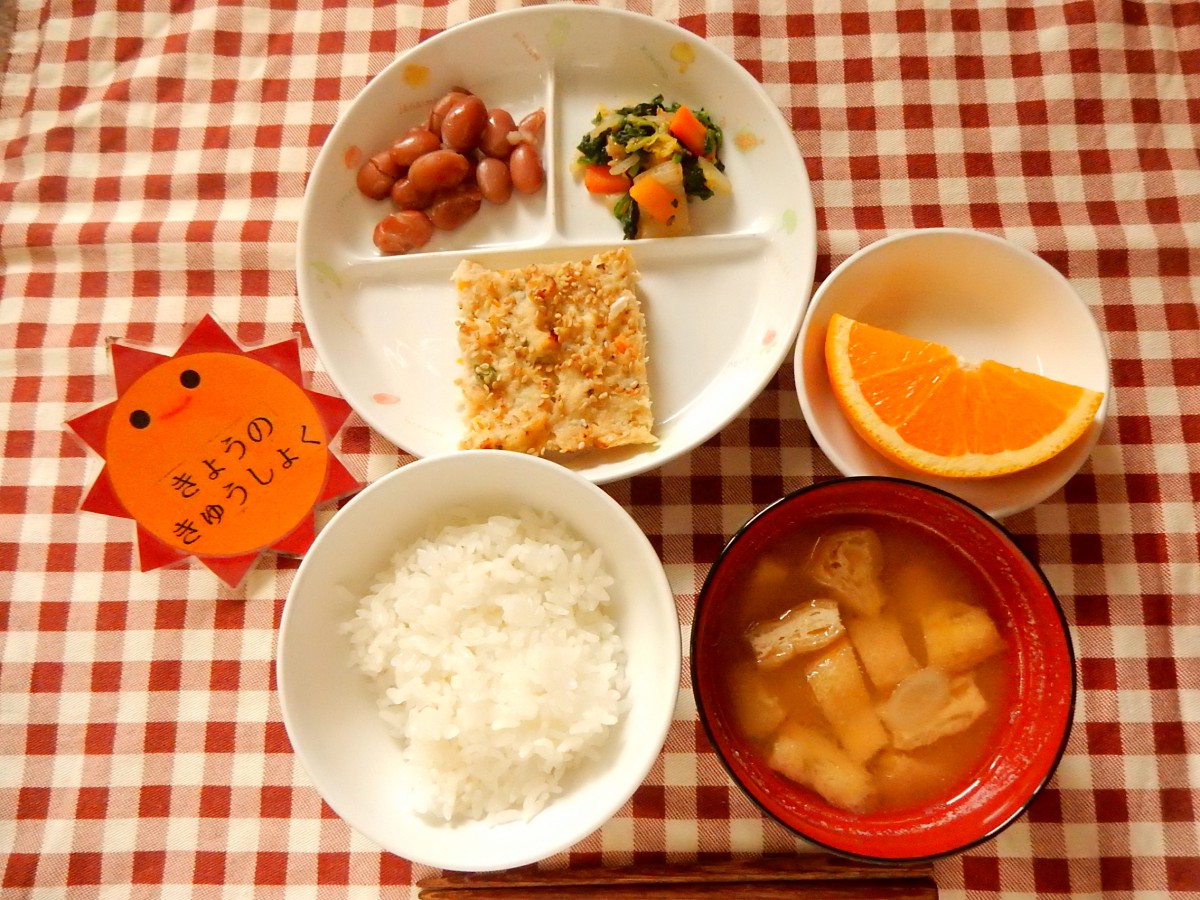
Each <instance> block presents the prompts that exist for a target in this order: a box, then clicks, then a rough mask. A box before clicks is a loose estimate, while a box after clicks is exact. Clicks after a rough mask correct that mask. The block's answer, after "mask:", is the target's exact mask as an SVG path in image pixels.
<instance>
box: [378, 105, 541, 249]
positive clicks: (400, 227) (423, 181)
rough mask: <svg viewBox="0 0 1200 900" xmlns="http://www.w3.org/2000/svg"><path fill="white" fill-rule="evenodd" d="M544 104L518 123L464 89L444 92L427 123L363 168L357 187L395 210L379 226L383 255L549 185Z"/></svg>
mask: <svg viewBox="0 0 1200 900" xmlns="http://www.w3.org/2000/svg"><path fill="white" fill-rule="evenodd" d="M545 121H546V113H545V110H542V109H538V110H535V111H534V112H532V113H530V114H529V115H527V116H525V118H523V119H522V120H521V123H520V125H518V124H517V123H516V120H515V119H514V118H513V116H512V114H511V113H510V112H508V111H507V110H505V109H501V108H499V107H492V108H489V107H488V106H487V105H486V104H485V103H484V102H483V99H482V98H480V97H478V96H477V95H475V94H473V93H472V92H471V91H469V90H467V89H466V88H462V87H455V88H452V89H451V90H449V91H448V92H447V93H446V94H445V95H443V96H442V97H441V98H440V99H439V100H438V101H437V103H435V104H434V105H433V107H432V109H431V110H430V111H429V115H428V117H427V118H426V120H425V123H424V124H423V125H419V126H417V127H415V128H411V129H409V130H408V131H407V132H405V133H403V134H402V135H400V137H398V138H397V139H396V140H395V142H394V143H393V144H392V145H391V146H390V147H389V148H388V149H387V150H384V151H382V152H379V153H376V154H375V155H374V156H372V157H371V158H370V159H368V160H367V161H366V162H365V163H364V164H363V165H362V167H361V168H360V169H359V171H358V189H359V190H360V191H361V192H362V193H363V194H364V195H365V196H367V197H370V198H371V199H372V200H382V199H384V198H386V197H389V196H390V197H391V199H392V203H393V205H394V206H395V207H396V210H397V211H396V212H393V213H391V214H389V215H388V216H386V217H384V219H383V220H382V221H380V222H379V224H378V225H376V226H375V246H376V247H377V248H379V251H380V252H381V253H385V254H397V253H408V252H410V251H412V250H416V249H417V248H419V247H423V246H425V244H427V243H428V242H429V241H430V239H431V238H432V237H433V233H434V231H435V230H440V231H453V230H454V229H456V228H460V227H462V226H463V225H464V224H465V223H466V222H467V221H468V220H470V219H471V217H472V216H474V215H475V214H476V213H477V212H479V209H480V207H481V206H482V205H483V201H484V200H487V201H488V203H492V204H503V203H507V202H508V200H509V198H510V197H511V196H512V193H513V190H514V189H515V190H516V191H517V192H518V193H521V194H534V193H537V192H538V191H539V190H541V188H542V186H543V185H544V184H545V183H546V173H545V170H544V169H543V167H542V159H541V153H540V152H539V150H538V144H539V143H540V142H541V135H542V130H543V128H544V126H545Z"/></svg>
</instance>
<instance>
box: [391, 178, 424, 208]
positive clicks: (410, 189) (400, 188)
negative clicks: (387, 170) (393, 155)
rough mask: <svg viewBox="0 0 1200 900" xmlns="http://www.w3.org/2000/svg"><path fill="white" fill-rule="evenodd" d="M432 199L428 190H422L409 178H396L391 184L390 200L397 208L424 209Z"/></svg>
mask: <svg viewBox="0 0 1200 900" xmlns="http://www.w3.org/2000/svg"><path fill="white" fill-rule="evenodd" d="M431 200H433V194H432V193H431V192H430V191H423V190H421V189H420V188H418V187H416V186H415V185H414V184H413V183H412V179H410V178H398V179H397V180H396V183H395V184H394V185H392V202H393V203H394V204H396V207H397V208H398V209H424V208H425V207H427V206H428V205H429V203H430V201H431Z"/></svg>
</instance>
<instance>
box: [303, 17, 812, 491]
mask: <svg viewBox="0 0 1200 900" xmlns="http://www.w3.org/2000/svg"><path fill="white" fill-rule="evenodd" d="M455 84H462V85H465V86H467V87H469V88H470V89H471V90H473V91H475V92H476V93H478V94H479V95H480V96H482V97H483V98H484V100H485V101H486V102H487V103H488V104H489V105H499V106H504V107H506V108H507V109H508V110H509V111H510V112H512V113H513V114H514V115H515V116H516V117H517V118H518V119H520V118H521V117H522V116H524V115H525V114H526V113H528V112H530V111H532V110H534V109H536V108H537V107H545V109H546V111H547V131H546V139H545V142H544V145H543V155H544V157H545V162H546V167H547V172H548V181H547V189H546V190H545V191H544V192H543V193H541V194H539V195H536V196H533V197H520V196H514V198H513V200H511V201H510V202H509V203H508V204H506V205H505V206H503V207H494V206H490V205H488V204H485V206H484V208H483V209H482V210H481V211H480V213H479V214H478V215H477V216H475V218H474V219H472V220H471V221H470V222H468V223H467V225H465V226H464V227H463V228H461V229H459V230H458V231H455V232H449V233H440V234H438V235H436V236H435V238H434V240H433V242H431V243H430V244H429V245H428V246H427V247H426V248H424V249H423V250H422V251H421V252H418V253H413V254H410V255H407V256H401V257H381V256H380V255H379V254H378V252H377V251H376V249H375V247H374V245H373V243H372V237H371V235H372V231H373V229H374V226H375V223H376V222H378V221H379V219H381V218H382V217H383V216H384V215H386V214H387V213H388V212H389V211H390V210H391V205H390V204H389V203H377V202H373V201H370V200H367V199H366V198H364V197H363V196H361V195H360V194H359V192H358V190H357V189H356V187H355V171H356V170H355V169H354V168H352V167H350V166H348V165H347V162H346V161H347V154H348V153H351V152H352V151H353V150H354V149H355V148H357V150H358V151H360V152H365V153H367V154H370V153H374V152H377V151H378V150H379V149H382V148H384V147H386V146H388V145H389V144H390V143H391V141H392V140H394V139H395V137H396V136H397V135H399V134H400V133H402V132H403V131H404V130H405V129H406V128H408V127H410V126H412V125H413V124H416V123H417V122H419V121H423V119H424V117H425V115H426V113H427V111H428V109H429V107H430V106H431V105H432V103H433V102H434V101H435V100H436V99H437V98H438V97H440V96H441V95H442V94H443V93H444V92H445V91H446V89H447V88H449V87H450V86H452V85H455ZM658 93H662V94H663V95H664V97H665V98H666V99H667V100H678V101H680V102H683V103H688V104H690V105H693V106H702V107H704V108H705V109H707V110H709V111H710V112H711V113H712V114H713V116H714V118H715V119H716V121H717V122H718V124H720V125H721V126H722V128H723V130H724V133H725V144H724V149H723V151H722V158H723V159H724V160H725V163H726V167H727V173H728V175H729V177H730V180H731V181H732V183H733V189H734V193H733V195H732V196H726V197H720V196H718V197H714V198H712V199H710V200H707V201H703V202H699V201H693V202H692V204H691V212H692V216H693V222H694V226H695V227H694V230H695V234H694V235H691V236H688V237H682V238H672V239H665V240H657V241H654V240H642V241H636V242H630V246H631V247H632V249H633V251H634V258H635V261H636V263H637V265H638V267H639V269H640V270H641V272H642V276H643V278H642V283H641V296H642V299H643V302H644V306H645V309H646V314H647V320H648V322H647V331H648V338H649V346H650V357H651V358H650V387H651V392H652V395H653V401H654V409H655V415H656V419H657V427H656V432H657V434H658V437H659V443H658V445H657V446H656V447H654V448H653V449H648V450H645V449H642V450H637V451H628V452H621V451H616V452H614V451H609V452H605V453H603V454H590V455H586V456H580V457H578V458H574V459H566V460H565V461H564V464H565V465H567V466H569V467H571V468H573V469H575V470H577V471H579V472H581V473H582V474H583V475H585V476H586V477H587V478H589V479H590V480H592V481H595V482H606V481H611V480H613V479H617V478H624V477H627V476H629V475H634V474H637V473H639V472H644V471H647V470H649V469H652V468H654V467H657V466H659V465H661V464H663V463H664V462H666V461H668V460H670V459H673V458H675V457H677V456H679V455H680V454H683V453H686V452H687V451H689V450H691V449H692V448H694V447H695V446H697V445H698V444H700V443H702V442H703V441H705V440H707V439H708V438H709V437H711V436H712V435H713V434H714V433H716V432H717V431H718V430H719V429H720V428H722V427H723V426H724V425H726V424H727V423H728V422H729V421H730V420H731V419H733V418H734V417H735V416H736V415H737V414H738V413H739V412H741V410H742V409H743V408H745V406H746V405H747V404H748V403H749V402H750V401H751V400H753V399H754V397H755V396H757V394H758V393H759V392H760V391H761V390H762V389H763V387H764V386H765V385H766V383H767V382H768V381H769V380H770V378H771V377H772V376H773V375H774V373H775V372H776V371H777V370H778V368H779V366H780V364H781V363H782V362H783V361H784V359H785V358H786V357H787V354H788V351H789V349H790V347H791V344H792V342H793V340H794V339H795V336H796V333H797V331H798V329H799V326H800V319H801V317H802V315H803V312H804V307H805V304H806V303H807V301H808V298H809V295H810V293H811V290H812V276H813V271H814V268H815V261H816V230H815V229H816V226H815V216H814V211H813V204H812V195H811V193H810V190H809V184H808V176H807V173H806V170H805V167H804V163H803V160H802V159H801V158H800V154H799V151H798V150H797V148H796V144H795V140H794V138H793V136H792V133H791V130H790V128H789V127H788V125H787V124H786V122H785V121H784V119H783V117H782V115H781V114H780V113H779V110H778V108H777V107H776V105H775V103H774V102H772V100H771V99H770V97H769V96H768V95H767V93H766V92H765V91H764V89H763V87H762V86H761V85H760V84H758V82H756V81H755V80H754V79H753V77H751V76H750V75H749V73H747V72H746V70H745V69H743V68H742V67H741V66H739V65H738V64H737V63H736V62H734V61H733V60H732V59H730V58H729V57H727V56H725V55H724V54H722V53H721V52H719V51H717V50H715V49H714V48H713V47H711V46H710V45H709V44H707V43H706V42H705V41H704V40H703V39H701V38H697V37H696V36H695V35H692V34H691V33H689V32H687V31H685V30H683V29H681V28H678V27H676V26H674V25H671V24H668V23H665V22H660V21H657V20H655V19H652V18H649V17H647V16H642V15H637V14H633V13H627V12H624V11H618V10H610V9H603V8H596V7H582V6H570V5H551V6H544V7H533V8H527V9H520V10H514V11H511V12H504V13H498V14H495V15H491V16H486V17H483V18H480V19H476V20H474V21H471V22H468V23H466V24H463V25H460V26H458V27H456V28H453V29H450V30H449V31H446V32H444V33H442V34H440V35H438V36H436V37H434V38H431V39H430V40H428V41H426V42H424V43H422V44H420V45H418V46H417V47H415V48H413V49H412V50H411V51H408V52H407V53H405V54H403V55H401V56H400V57H399V58H398V59H396V60H395V62H393V63H392V64H391V65H390V66H388V67H387V68H386V69H384V70H383V71H382V72H380V73H379V74H378V75H377V76H375V77H374V78H373V79H372V80H371V82H370V83H369V84H368V85H367V87H366V88H365V89H364V90H363V91H362V93H361V94H360V95H359V96H358V97H357V98H356V99H355V100H354V101H353V102H352V103H351V104H350V106H349V107H348V108H347V109H346V110H345V113H344V114H343V116H342V117H341V119H340V120H339V122H338V123H337V125H336V126H335V127H334V129H333V131H332V132H331V134H330V135H329V138H328V140H327V141H326V142H325V146H324V147H323V149H322V151H321V153H320V155H319V157H318V159H317V162H316V165H315V167H314V169H313V172H312V175H311V178H310V180H309V185H308V190H307V193H306V195H305V199H304V207H303V210H302V213H301V220H300V232H299V240H298V250H297V281H298V285H297V286H298V292H299V297H300V306H301V309H302V312H303V315H304V321H305V324H306V325H307V327H308V331H309V334H310V335H311V337H312V340H313V344H314V345H315V347H316V350H317V353H318V355H319V356H320V358H321V361H322V362H323V364H324V365H325V367H326V368H327V369H328V371H329V374H330V376H331V377H332V378H333V380H334V382H335V384H336V385H337V387H338V389H339V390H340V391H341V393H342V395H343V396H345V398H346V399H347V400H348V401H349V402H350V403H351V405H352V406H353V407H354V409H355V410H356V411H357V412H358V413H359V414H360V415H361V416H362V417H363V418H364V419H365V420H366V421H367V422H368V423H369V424H370V425H371V426H372V427H373V428H374V429H375V430H376V431H378V432H379V433H380V434H381V435H383V436H384V437H386V438H388V439H389V440H391V441H393V442H394V443H396V444H398V445H399V446H400V447H402V448H403V449H405V450H407V451H408V452H410V453H412V454H414V455H416V456H429V455H433V454H436V453H441V452H446V451H451V450H454V449H456V448H457V446H458V443H459V440H460V438H461V436H462V433H463V423H462V413H461V405H460V398H459V391H458V388H457V387H456V386H455V383H454V379H455V377H456V376H457V374H458V362H457V359H458V347H457V336H456V331H455V327H454V317H455V314H456V311H457V298H456V296H455V291H454V288H453V285H452V284H451V282H450V276H451V273H452V272H453V271H454V268H455V266H456V265H457V264H458V262H459V261H460V260H461V259H463V258H464V257H469V258H471V259H475V260H477V261H478V262H480V263H482V264H484V265H489V266H496V267H511V266H520V265H525V264H528V263H530V262H554V261H562V260H567V259H578V258H584V257H585V256H588V255H590V254H591V253H594V252H596V251H599V250H602V249H607V248H610V247H613V246H616V245H619V244H621V242H622V241H621V231H620V226H619V224H618V223H617V222H616V220H615V219H613V218H612V216H611V215H610V213H609V212H608V210H607V208H606V207H605V206H604V205H603V203H602V202H601V201H599V200H597V199H595V198H592V197H590V196H588V194H587V192H586V191H585V190H584V188H583V186H582V183H581V182H580V180H578V178H577V177H576V176H575V174H574V173H573V172H572V162H573V160H574V158H575V155H576V154H575V150H574V148H575V145H576V144H577V143H578V142H579V140H580V138H581V137H582V136H583V134H584V133H585V132H586V131H587V129H588V128H589V127H590V125H591V121H592V117H593V116H594V114H595V111H596V109H597V107H598V106H599V105H600V104H607V105H609V106H620V105H624V104H626V103H632V102H639V101H642V100H647V99H650V98H652V97H653V96H654V95H655V94H658ZM351 158H353V155H352V156H351Z"/></svg>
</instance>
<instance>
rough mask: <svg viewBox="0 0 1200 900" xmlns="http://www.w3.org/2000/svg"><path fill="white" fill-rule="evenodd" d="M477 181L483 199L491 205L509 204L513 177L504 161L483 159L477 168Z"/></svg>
mask: <svg viewBox="0 0 1200 900" xmlns="http://www.w3.org/2000/svg"><path fill="white" fill-rule="evenodd" d="M475 181H476V182H477V183H478V184H479V192H480V193H481V194H483V199H484V200H487V201H488V202H489V203H507V202H508V198H509V197H511V196H512V176H511V175H509V173H508V164H507V163H506V162H505V161H504V160H502V159H492V158H490V157H489V158H486V159H481V160H480V161H479V165H478V166H476V167H475Z"/></svg>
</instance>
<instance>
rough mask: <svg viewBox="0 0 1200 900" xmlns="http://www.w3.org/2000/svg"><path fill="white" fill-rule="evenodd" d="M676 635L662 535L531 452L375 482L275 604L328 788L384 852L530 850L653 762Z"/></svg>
mask: <svg viewBox="0 0 1200 900" xmlns="http://www.w3.org/2000/svg"><path fill="white" fill-rule="evenodd" d="M454 516H458V519H457V520H455V519H454V518H453V517H454ZM466 520H470V521H469V522H467V521H466ZM448 522H449V523H450V524H447V523H448ZM481 522H483V523H486V524H485V525H484V527H483V528H480V527H478V526H479V524H480V523H481ZM493 526H495V527H493ZM445 528H449V529H451V531H449V532H445V531H444V529H445ZM453 529H465V530H462V531H458V532H455V531H453ZM468 537H469V539H470V540H471V541H474V542H476V543H475V544H471V543H468V542H467V538H468ZM518 538H519V539H518ZM489 542H491V548H490V549H489V547H488V545H489ZM493 551H496V552H493ZM500 551H502V552H500ZM489 554H490V555H491V556H492V557H493V558H491V559H490V561H489V560H488V557H489ZM505 554H509V555H510V558H509V559H507V561H506V560H505V559H504V556H505ZM517 557H522V559H521V561H520V563H519V564H517V563H514V559H516V558H517ZM485 571H490V572H491V573H492V574H493V576H494V577H493V578H492V584H491V586H490V587H484V586H482V582H483V580H484V579H483V578H482V576H481V573H482V572H485ZM379 575H383V577H382V578H378V577H376V576H379ZM501 579H507V581H506V582H505V587H504V588H499V587H496V584H495V583H496V582H499V581H500V580H501ZM435 583H436V586H435ZM447 586H449V589H447ZM422 591H424V592H426V596H425V598H424V600H423V601H422V600H419V599H417V598H418V597H419V596H420V592H422ZM538 591H541V592H542V594H543V595H544V596H546V597H551V598H554V599H552V600H551V602H550V603H549V604H534V603H533V602H532V600H531V599H530V598H531V597H532V596H533V594H534V593H536V592H538ZM434 594H436V595H437V596H436V598H433V597H432V595H434ZM680 638H681V636H680V632H679V620H678V617H677V615H676V611H675V604H674V597H673V595H672V592H671V589H670V587H669V585H668V583H667V580H666V576H665V574H664V572H663V569H662V564H661V563H660V561H659V560H658V557H657V554H656V553H655V552H654V549H653V547H651V545H650V543H649V541H648V540H647V538H646V536H645V535H644V534H643V533H642V532H641V530H640V529H639V528H638V526H637V524H636V523H635V522H634V521H633V519H632V518H631V517H630V516H629V515H628V513H626V512H625V510H624V509H622V508H621V506H620V505H619V504H618V503H616V502H615V501H614V500H613V499H612V498H611V497H609V496H608V495H607V494H606V493H605V492H604V491H603V490H602V489H600V488H598V487H596V486H595V485H593V484H591V483H590V482H588V481H587V480H585V479H584V478H582V477H581V476H579V475H577V474H576V473H574V472H572V471H570V470H568V469H566V468H564V467H562V466H559V465H557V464H555V463H552V462H547V461H546V460H541V459H537V458H535V457H531V456H526V455H523V454H516V453H507V452H503V451H487V450H481V451H466V452H461V453H454V454H449V455H446V456H441V457H431V458H428V459H424V460H419V461H417V462H415V463H411V464H409V465H406V466H404V467H403V468H400V469H397V470H396V471H394V472H391V473H389V474H387V475H385V476H384V477H382V478H380V479H379V480H378V481H376V482H375V483H373V484H371V485H369V486H368V487H367V488H366V489H364V490H363V491H362V492H361V493H360V494H359V495H358V496H356V497H355V498H353V499H352V500H351V501H350V502H349V503H347V504H346V506H345V508H344V509H342V510H341V511H339V512H338V513H337V514H336V515H335V516H334V517H333V519H332V520H331V521H330V522H329V523H328V524H327V525H326V526H325V527H324V528H323V529H322V530H321V532H320V534H319V535H318V538H317V540H316V542H315V543H314V544H313V546H312V548H311V549H310V550H309V552H308V554H307V556H306V557H305V559H304V561H303V562H302V564H301V566H300V568H299V570H298V571H297V573H296V578H295V581H294V582H293V585H292V589H291V591H290V592H289V595H288V598H287V602H286V604H285V607H284V611H283V617H282V620H281V623H280V633H279V647H278V660H277V664H278V685H279V696H280V705H281V709H282V714H283V721H284V725H285V727H286V728H287V732H288V736H289V738H290V739H291V741H292V745H293V747H294V748H295V751H296V755H297V757H298V759H299V761H300V763H301V764H302V766H303V768H304V770H305V771H306V772H307V773H308V775H309V776H310V778H311V779H312V781H313V783H314V786H315V787H316V789H317V790H318V791H319V793H320V794H321V795H322V797H323V798H324V799H325V801H326V802H327V803H328V804H329V805H330V806H331V807H332V808H333V809H334V810H335V811H336V812H337V813H338V814H339V815H340V816H342V817H343V818H344V819H345V820H346V821H347V822H348V823H349V824H350V825H351V826H352V827H354V828H355V829H356V830H357V831H359V832H360V833H362V834H363V835H365V836H366V837H368V838H370V839H371V840H373V841H375V842H376V843H378V844H379V845H381V846H382V847H384V848H385V849H387V850H389V851H391V852H393V853H395V854H397V855H400V856H403V857H405V858H407V859H409V860H411V861H413V862H417V863H421V864H425V865H429V866H434V867H437V868H442V869H454V870H460V871H487V870H495V869H503V868H510V867H513V866H519V865H525V864H527V863H531V862H536V861H538V860H540V859H544V858H546V857H548V856H551V855H553V854H554V853H557V852H560V851H562V850H565V849H567V848H569V847H571V846H572V845H574V844H576V843H578V842H579V841H581V840H583V839H584V838H586V837H587V836H588V835H589V834H591V833H592V832H593V831H595V830H596V829H597V828H599V827H601V826H602V825H603V824H604V823H605V822H606V821H607V820H608V819H609V818H611V817H612V816H613V815H614V814H616V813H618V812H619V811H620V810H621V808H622V807H623V806H624V805H625V804H626V803H627V802H628V800H629V798H630V797H631V796H632V794H633V793H634V791H635V790H636V789H637V788H638V786H639V785H640V784H641V783H642V781H643V780H644V779H645V777H646V775H647V773H648V772H649V771H650V768H651V766H652V765H653V764H654V762H655V760H656V759H657V758H658V755H659V753H660V752H661V750H662V746H663V743H664V741H665V739H666V734H667V729H668V728H669V726H670V724H671V721H672V720H673V718H674V711H675V703H676V699H677V695H678V689H679V676H680V658H681V652H680ZM485 663H486V665H485ZM363 667H365V668H363ZM364 671H365V672H366V673H367V674H364ZM568 675H570V676H571V677H573V678H574V681H575V682H576V683H575V685H574V687H573V688H572V685H571V682H570V678H569V677H567V676H568ZM456 693H457V694H458V695H459V696H457V697H455V696H454V695H455V694H456ZM463 694H467V695H469V698H470V699H469V700H468V701H467V702H465V703H463V702H461V700H462V695H463ZM535 697H536V698H537V702H535V701H534V698H535ZM448 736H449V737H448ZM422 769H424V770H426V771H427V772H428V773H429V774H428V776H427V777H424V778H422V777H417V778H414V777H413V773H414V771H418V772H419V771H421V770H422Z"/></svg>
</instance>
